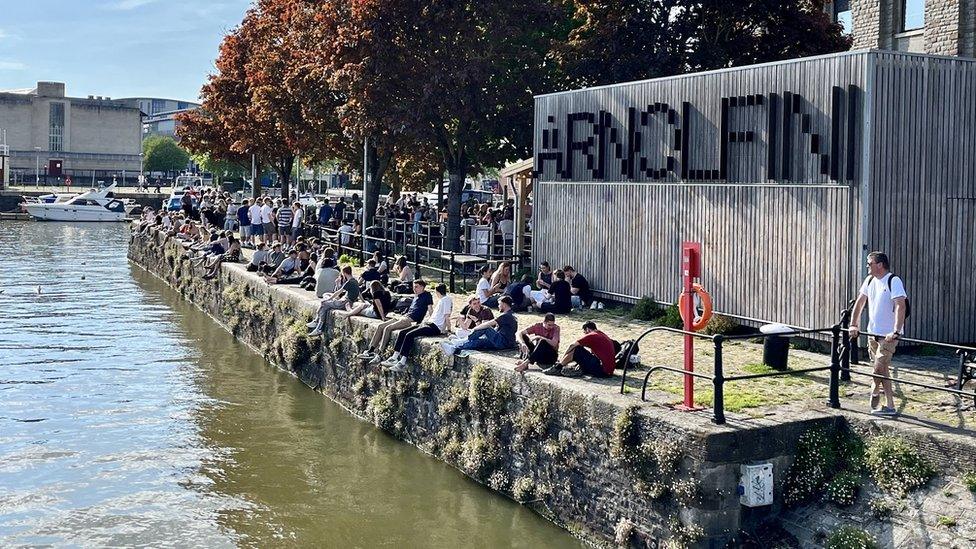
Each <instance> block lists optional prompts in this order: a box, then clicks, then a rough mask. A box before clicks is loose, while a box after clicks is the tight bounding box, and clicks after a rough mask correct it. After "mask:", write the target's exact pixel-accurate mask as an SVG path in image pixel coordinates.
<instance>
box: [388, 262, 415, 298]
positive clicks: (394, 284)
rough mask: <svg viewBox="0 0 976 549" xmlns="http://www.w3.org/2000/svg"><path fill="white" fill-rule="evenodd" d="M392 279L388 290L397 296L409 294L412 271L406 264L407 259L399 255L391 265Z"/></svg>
mask: <svg viewBox="0 0 976 549" xmlns="http://www.w3.org/2000/svg"><path fill="white" fill-rule="evenodd" d="M393 275H394V278H391V279H390V289H391V290H393V292H395V293H398V294H405V293H407V292H410V291H411V289H412V286H413V281H414V273H413V269H412V268H411V267H410V265H409V263H407V257H406V256H403V255H401V256H400V257H398V258H397V260H396V263H394V264H393Z"/></svg>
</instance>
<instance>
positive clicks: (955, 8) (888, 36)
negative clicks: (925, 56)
mask: <svg viewBox="0 0 976 549" xmlns="http://www.w3.org/2000/svg"><path fill="white" fill-rule="evenodd" d="M901 2H902V0H852V1H851V16H852V19H853V36H854V43H853V45H852V46H851V47H852V49H855V50H858V49H896V48H898V46H899V44H901V46H902V47H905V46H906V45H908V44H912V47H913V48H915V47H919V45H920V48H921V53H929V54H935V55H961V56H966V57H973V56H976V0H927V1H926V3H925V28H924V30H923V31H922V36H921V41H920V42H918V40H919V37H917V36H916V37H914V38H901V39H899V38H896V35H898V34H899V33H900V32H901V17H902V15H901V9H902V8H901V6H902V3H901Z"/></svg>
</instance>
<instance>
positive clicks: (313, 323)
mask: <svg viewBox="0 0 976 549" xmlns="http://www.w3.org/2000/svg"><path fill="white" fill-rule="evenodd" d="M318 325H319V322H318V321H317V320H316V321H315V322H309V323H308V324H306V326H308V328H309V329H310V330H311V329H313V328H315V327H316V326H318Z"/></svg>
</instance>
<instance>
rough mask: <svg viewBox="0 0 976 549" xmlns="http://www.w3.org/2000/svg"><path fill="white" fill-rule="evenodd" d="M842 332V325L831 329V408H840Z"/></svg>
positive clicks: (829, 401) (829, 402)
mask: <svg viewBox="0 0 976 549" xmlns="http://www.w3.org/2000/svg"><path fill="white" fill-rule="evenodd" d="M840 331H841V325H840V324H834V325H833V326H832V327H831V328H830V386H829V390H830V393H829V395H830V396H829V400H828V401H827V404H828V405H829V406H830V407H831V408H840V337H841V336H840Z"/></svg>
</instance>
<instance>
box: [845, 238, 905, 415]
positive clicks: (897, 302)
mask: <svg viewBox="0 0 976 549" xmlns="http://www.w3.org/2000/svg"><path fill="white" fill-rule="evenodd" d="M868 273H870V274H869V275H868V277H867V278H866V279H864V283H863V284H861V290H860V295H858V297H857V302H856V303H855V304H854V312H853V314H852V316H851V327H850V334H851V337H852V338H856V337H857V336H858V334H859V333H860V330H859V329H858V326H860V325H861V312H862V311H863V310H864V306H865V305H867V308H868V315H869V318H868V333H869V334H877V335H873V336H870V335H869V336H868V353H869V355H870V357H871V362H872V363H873V364H874V373H875V375H880V376H885V377H891V373H890V366H891V357H893V356H894V354H895V347H897V346H898V338H899V337H901V336H902V335H903V334H904V328H905V315H906V311H907V304H908V294H907V293H905V285H904V284H903V283H902V281H901V278H899V277H897V276H895V275H893V274H892V273H891V271H890V264H889V262H888V256H887V255H886V254H884V253H882V252H871V253H869V254H868ZM881 392H884V394H885V398H886V400H887V405H886V406H882V407H881V408H878V403H879V402H880V400H881ZM871 413H872V414H877V415H886V416H890V415H895V414H897V413H898V412H897V411H896V410H895V400H894V392H893V391H892V387H891V380H889V379H883V380H882V379H878V378H874V383H873V384H872V390H871Z"/></svg>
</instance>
